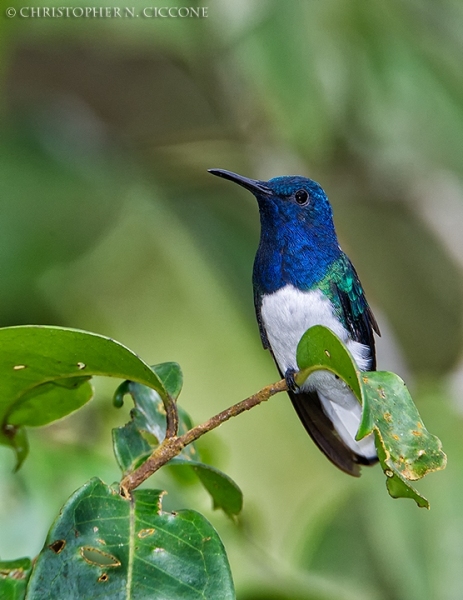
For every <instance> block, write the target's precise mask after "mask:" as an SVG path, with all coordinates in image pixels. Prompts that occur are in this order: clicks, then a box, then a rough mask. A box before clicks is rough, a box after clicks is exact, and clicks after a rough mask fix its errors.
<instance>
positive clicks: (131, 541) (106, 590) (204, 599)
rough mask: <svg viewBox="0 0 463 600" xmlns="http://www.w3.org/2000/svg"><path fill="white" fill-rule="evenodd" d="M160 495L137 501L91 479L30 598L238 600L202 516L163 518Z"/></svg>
mask: <svg viewBox="0 0 463 600" xmlns="http://www.w3.org/2000/svg"><path fill="white" fill-rule="evenodd" d="M163 493H164V492H162V491H159V490H137V491H135V492H134V493H133V498H132V500H127V499H124V498H122V497H121V496H120V495H119V493H118V491H117V489H116V488H114V487H110V486H107V485H105V484H104V483H103V482H102V481H100V480H99V479H92V480H91V481H89V482H88V483H87V484H85V485H84V486H83V487H82V488H80V489H79V490H77V492H75V493H74V494H73V496H71V498H70V499H69V500H68V502H67V503H66V504H65V506H64V507H63V509H62V510H61V513H60V515H59V517H58V519H57V520H56V522H55V523H54V525H53V526H52V528H51V530H50V533H49V534H48V537H47V540H46V542H45V546H44V548H43V550H42V552H41V553H40V555H39V557H38V559H37V562H36V564H35V566H34V569H33V571H32V575H31V578H30V580H29V585H28V591H27V596H26V598H27V599H28V600H45V599H47V600H48V599H49V598H63V599H64V598H66V600H81V599H82V598H110V599H111V600H129V599H130V600H146V598H150V600H182V599H184V600H217V598H220V599H221V600H232V599H234V598H235V594H234V588H233V581H232V578H231V573H230V567H229V564H228V560H227V556H226V554H225V550H224V547H223V545H222V542H221V541H220V538H219V537H218V535H217V532H216V531H215V529H214V528H213V527H212V525H211V524H210V523H209V522H208V521H207V520H206V519H205V518H204V517H203V516H202V515H200V514H199V513H197V512H195V511H192V510H182V511H179V512H178V513H165V512H163V511H162V505H161V504H162V503H161V499H162V495H163Z"/></svg>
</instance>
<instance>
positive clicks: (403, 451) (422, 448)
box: [296, 325, 447, 508]
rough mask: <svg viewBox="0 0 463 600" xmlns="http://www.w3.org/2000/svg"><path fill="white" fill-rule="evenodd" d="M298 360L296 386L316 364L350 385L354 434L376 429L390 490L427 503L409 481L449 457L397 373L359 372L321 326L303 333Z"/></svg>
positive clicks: (360, 435) (359, 436)
mask: <svg viewBox="0 0 463 600" xmlns="http://www.w3.org/2000/svg"><path fill="white" fill-rule="evenodd" d="M297 362H298V366H299V369H300V371H299V373H298V374H297V375H296V382H297V383H298V385H302V384H303V383H304V381H305V380H306V379H307V377H309V376H310V375H311V374H312V373H314V372H315V371H317V370H320V369H323V370H329V371H331V372H332V373H334V374H335V375H337V376H338V377H340V378H341V379H343V380H344V381H345V382H346V383H347V384H348V385H349V387H350V388H351V390H352V391H353V392H354V394H355V395H356V397H357V399H358V400H359V402H361V403H362V405H363V410H362V420H361V423H360V427H359V431H358V433H357V439H362V438H364V437H365V436H366V435H368V434H370V433H373V432H374V433H375V445H376V450H377V452H378V458H379V461H380V464H381V466H382V468H383V471H384V473H385V475H386V485H387V489H388V492H389V494H390V495H391V496H392V497H394V498H413V499H414V500H415V502H416V503H417V504H418V506H421V507H426V508H429V503H428V501H427V500H426V498H424V497H423V496H421V494H419V492H418V491H417V490H416V489H415V488H414V487H413V486H411V485H410V483H409V481H414V480H417V479H420V478H421V477H424V476H425V475H426V474H427V473H430V472H432V471H437V470H440V469H444V468H445V465H446V461H447V457H446V455H445V454H444V452H443V451H442V444H441V442H440V440H439V438H437V437H436V436H434V435H432V434H430V433H429V432H428V431H427V430H426V428H425V426H424V424H423V422H422V420H421V418H420V415H419V413H418V410H417V408H416V406H415V404H414V403H413V400H412V398H411V396H410V394H409V392H408V390H407V387H406V386H405V384H404V382H403V381H402V380H401V379H400V377H398V376H397V375H395V374H394V373H389V372H386V371H375V372H364V373H361V372H360V371H359V370H358V368H357V365H356V364H355V362H354V360H353V358H352V356H351V354H350V352H349V351H348V349H347V348H346V346H345V345H344V344H343V343H342V342H341V340H340V339H339V338H338V337H337V336H336V335H335V334H334V333H333V332H332V331H331V330H330V329H327V328H326V327H322V326H321V325H316V326H315V327H311V328H310V329H309V330H307V331H306V332H305V333H304V335H303V336H302V338H301V340H300V342H299V345H298V349H297Z"/></svg>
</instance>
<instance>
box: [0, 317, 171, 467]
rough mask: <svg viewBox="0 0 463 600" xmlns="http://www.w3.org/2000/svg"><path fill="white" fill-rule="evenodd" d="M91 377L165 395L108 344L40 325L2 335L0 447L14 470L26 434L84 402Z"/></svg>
mask: <svg viewBox="0 0 463 600" xmlns="http://www.w3.org/2000/svg"><path fill="white" fill-rule="evenodd" d="M93 375H106V376H109V377H118V378H121V379H131V380H133V381H138V382H140V383H143V384H145V385H148V386H150V387H152V388H153V389H155V390H157V392H158V393H159V394H162V395H165V394H166V390H165V389H164V386H163V384H162V383H161V380H160V378H159V377H158V376H157V375H156V373H154V372H153V371H152V370H151V369H150V367H149V366H148V365H147V364H146V363H144V362H143V361H142V360H141V359H140V358H139V357H138V356H137V355H136V354H134V353H133V352H132V351H131V350H129V349H128V348H126V347H125V346H123V345H122V344H120V343H119V342H116V341H114V340H112V339H110V338H107V337H104V336H101V335H97V334H96V333H88V332H85V331H79V330H76V329H66V328H62V327H45V326H39V325H26V326H19V327H5V328H2V329H0V444H4V445H8V446H11V447H12V448H13V449H15V451H16V456H17V463H18V466H19V465H20V464H21V462H22V461H23V460H24V459H25V457H26V455H27V437H26V433H25V429H24V428H25V427H32V426H39V425H46V424H47V423H51V422H52V421H55V420H56V419H60V418H62V417H64V416H66V415H68V414H69V413H71V412H73V411H75V410H77V409H78V408H80V407H81V406H82V405H83V404H85V403H86V402H88V400H90V398H91V397H92V394H93V389H92V386H91V384H90V383H89V379H90V378H91V377H92V376H93ZM169 381H170V380H169Z"/></svg>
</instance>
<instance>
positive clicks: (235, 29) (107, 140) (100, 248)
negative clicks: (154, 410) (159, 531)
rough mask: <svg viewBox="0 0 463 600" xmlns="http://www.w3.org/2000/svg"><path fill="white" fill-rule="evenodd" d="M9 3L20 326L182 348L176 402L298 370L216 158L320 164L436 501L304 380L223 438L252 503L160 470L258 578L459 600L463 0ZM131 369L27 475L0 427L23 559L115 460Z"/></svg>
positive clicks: (64, 425)
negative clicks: (368, 462)
mask: <svg viewBox="0 0 463 600" xmlns="http://www.w3.org/2000/svg"><path fill="white" fill-rule="evenodd" d="M133 4H135V7H134V8H135V11H136V12H137V13H140V14H141V11H142V10H143V8H144V7H145V6H147V3H142V2H139V3H138V4H137V3H133ZM169 4H170V5H172V6H187V5H189V3H188V2H182V3H176V2H171V3H169V2H165V1H164V2H163V3H162V4H159V6H161V5H162V6H165V5H169ZM86 5H88V3H87V4H83V6H86ZM108 5H109V4H108ZM191 5H192V6H198V5H199V3H197V2H195V3H192V4H191ZM7 6H14V7H16V9H17V10H19V8H20V7H21V6H23V5H21V4H12V3H7V4H5V3H4V2H2V8H1V16H0V61H1V62H0V66H1V68H0V78H1V86H0V94H1V100H0V119H1V122H0V203H1V205H0V206H1V207H0V281H1V285H0V325H1V326H7V325H15V324H23V323H47V324H59V325H65V326H71V327H79V328H83V329H87V330H91V331H96V332H99V333H103V334H106V335H109V336H112V337H114V338H116V339H117V340H119V341H121V342H122V343H124V344H126V345H128V346H129V347H131V348H132V349H133V350H135V351H136V352H137V353H138V354H140V355H141V356H142V357H143V358H144V359H145V360H146V361H147V362H149V363H152V364H154V363H156V362H163V361H167V360H176V361H178V362H179V363H180V364H181V366H182V368H183V371H184V375H185V386H184V391H183V393H182V395H181V397H180V403H181V404H182V405H183V406H184V408H185V409H187V410H188V411H189V412H190V414H191V415H192V417H193V419H194V420H195V421H196V422H199V421H201V420H204V419H206V418H208V417H209V416H211V415H212V414H213V413H215V412H218V411H219V410H221V409H223V408H225V407H227V406H228V405H230V404H232V403H234V402H236V401H238V400H240V399H242V398H244V397H246V396H248V395H250V394H251V393H253V392H255V391H257V390H258V389H260V388H261V387H262V386H264V385H266V384H268V383H270V382H272V381H275V380H276V379H277V373H276V370H275V368H274V366H273V364H272V361H271V358H270V356H269V355H268V354H267V353H265V352H264V351H263V350H262V348H261V344H260V339H259V334H258V330H257V326H256V324H255V321H254V308H253V302H252V288H251V271H252V261H253V257H254V252H255V249H256V247H257V243H258V235H259V223H258V213H257V207H256V205H255V201H254V200H253V198H252V196H251V195H250V194H248V193H246V192H245V191H243V190H240V189H239V188H237V187H236V186H232V185H231V184H229V183H227V182H224V181H221V180H219V179H217V178H214V177H211V176H210V175H208V174H207V172H206V169H207V168H211V167H219V168H226V169H229V170H234V171H238V172H240V173H242V174H244V175H248V176H251V177H256V178H261V179H268V178H270V177H274V176H276V175H284V174H301V175H305V176H309V177H311V178H313V179H316V180H317V181H319V182H320V183H321V184H322V185H323V187H324V188H325V190H326V191H327V193H328V195H329V197H330V199H331V201H332V204H333V207H334V212H335V221H336V226H337V230H338V234H339V237H340V240H341V244H342V246H343V248H344V249H345V250H346V251H347V252H348V254H349V255H350V257H351V258H352V260H353V262H354V264H355V265H356V267H357V270H358V272H359V274H360V277H361V279H362V282H363V284H364V287H365V289H366V292H367V296H368V298H369V300H370V303H371V305H372V306H373V309H374V312H375V314H376V316H377V319H378V321H379V324H380V327H381V330H382V334H383V335H382V338H381V339H380V340H378V356H379V368H381V369H385V370H394V371H396V372H398V373H399V374H400V375H401V376H403V377H404V378H405V379H406V381H407V383H408V384H409V387H410V389H411V391H412V393H413V395H414V398H415V401H416V403H417V405H418V407H419V410H420V412H421V414H422V416H423V418H424V421H425V423H426V424H427V426H428V428H429V429H430V430H431V431H432V432H433V433H435V434H437V435H439V437H440V438H441V439H442V441H443V443H444V449H445V450H446V451H447V453H448V455H449V464H448V467H447V470H446V471H444V472H442V473H437V474H433V475H430V476H429V478H428V480H426V481H423V482H421V483H419V486H418V487H419V488H420V490H421V491H423V492H424V494H425V495H426V496H427V497H428V499H429V500H430V501H431V511H430V512H427V511H424V510H421V509H418V508H416V507H415V505H414V504H413V503H412V502H409V501H405V500H401V501H397V500H392V499H390V498H389V497H388V496H387V493H386V489H385V486H384V481H383V479H384V478H383V476H382V473H381V472H380V470H379V468H375V469H371V470H368V469H366V470H364V474H363V477H362V478H361V479H360V480H354V479H352V478H349V477H348V476H346V475H344V474H342V473H341V472H340V471H337V470H336V469H335V468H334V467H333V466H332V465H331V464H330V463H329V462H328V461H327V460H326V459H325V458H324V457H323V456H322V455H321V454H320V453H319V452H318V451H317V450H316V448H315V446H314V445H313V443H312V442H311V441H310V439H309V438H308V436H307V435H306V434H305V432H304V430H303V428H302V427H301V425H300V423H299V421H298V419H297V417H296V415H295V413H294V412H293V410H292V408H291V406H290V403H289V401H288V399H287V398H286V397H285V396H283V395H280V396H277V397H275V398H273V399H272V400H271V401H270V402H269V403H267V404H265V405H262V406H261V407H259V408H256V409H254V410H253V411H251V412H250V413H249V414H245V415H242V416H241V417H240V418H239V419H234V420H233V422H230V423H228V424H226V425H225V426H223V427H222V428H221V429H220V430H219V431H218V432H217V433H214V434H211V435H210V436H209V439H207V440H205V441H204V443H203V446H204V449H205V452H206V453H207V454H208V455H209V456H210V460H211V462H212V463H213V464H215V465H216V466H219V467H221V468H223V469H225V470H226V471H227V472H228V473H229V474H230V475H231V476H232V477H233V478H234V479H235V480H236V481H237V482H238V484H239V485H240V486H241V487H242V489H243V492H244V496H245V509H244V512H243V515H242V518H241V519H240V522H239V524H238V525H235V524H233V523H231V522H229V521H228V520H227V519H226V518H225V517H223V516H222V515H220V514H217V513H213V512H212V511H211V507H210V503H209V499H208V498H207V497H206V495H205V494H204V493H203V492H202V491H201V490H200V489H199V488H196V487H194V486H190V487H189V488H188V491H187V493H186V494H185V493H184V492H183V490H182V489H181V487H179V485H178V482H177V481H176V480H174V479H172V478H171V476H170V475H169V474H168V473H167V474H159V475H157V476H156V477H155V478H153V481H152V482H151V484H152V485H154V486H156V487H160V486H167V487H168V489H169V495H168V497H167V499H166V505H167V506H172V507H176V508H181V507H182V506H189V507H194V508H196V509H198V510H200V511H202V512H204V513H205V514H206V516H207V517H208V518H209V519H211V520H212V522H213V523H214V525H215V526H216V527H217V529H218V530H219V533H220V535H221V536H222V538H223V540H224V543H225V546H226V548H227V550H228V553H229V557H230V561H231V566H232V571H233V573H234V578H235V582H236V586H237V592H238V598H239V600H315V599H316V600H322V599H323V600H339V599H341V600H343V599H345V600H350V599H356V600H362V599H365V600H386V599H387V600H389V599H391V600H415V599H418V598H419V599H420V600H427V599H429V600H434V599H439V600H450V599H460V598H462V597H463V569H462V564H463V510H462V509H461V503H462V501H461V498H462V493H463V435H462V432H463V402H462V398H463V361H462V353H461V350H462V315H463V311H462V266H463V242H462V240H463V236H462V230H463V160H462V156H463V71H462V68H461V65H462V64H463V45H462V41H461V39H462V38H461V31H462V27H463V4H462V3H461V2H460V1H459V0H439V1H436V0H421V1H419V0H400V1H399V0H370V1H368V2H367V1H365V0H323V1H320V0H306V1H296V0H294V1H293V2H289V3H283V2H281V0H248V1H245V0H241V1H239V2H236V1H235V2H232V1H231V0H211V2H210V3H207V2H205V3H203V6H207V7H208V16H207V18H203V19H197V18H163V19H162V18H158V19H154V18H143V17H139V18H136V17H134V18H92V19H90V18H88V19H85V18H30V17H29V18H20V17H19V16H16V18H7V17H6V15H5V9H6V7H7ZM36 6H38V5H36ZM47 6H52V4H47ZM57 6H59V4H57ZM74 6H78V3H77V2H76V3H74ZM92 6H93V4H92ZM95 6H96V4H95ZM98 6H104V4H103V2H101V3H98ZM111 6H112V5H111ZM131 7H132V5H131ZM115 386H116V382H114V381H113V382H111V381H110V382H107V381H103V382H100V381H98V382H97V394H96V398H95V400H93V401H92V402H91V403H90V404H89V405H87V406H86V407H85V408H84V409H83V410H82V411H80V412H79V413H77V414H75V415H73V416H71V417H69V418H68V419H65V420H64V421H62V422H60V423H58V424H55V425H53V426H50V427H48V428H44V429H43V430H36V431H32V432H31V455H30V457H29V459H28V460H27V462H26V464H25V466H24V467H23V469H22V470H21V471H20V472H19V473H18V474H15V475H13V474H12V473H11V470H12V467H13V463H14V459H13V455H12V453H11V451H10V450H8V449H6V448H0V475H1V477H0V557H1V558H2V559H8V558H16V557H18V556H20V555H30V556H33V555H34V554H35V553H37V552H38V551H39V549H40V547H41V545H42V543H43V540H44V536H45V534H46V531H47V529H48V527H49V525H50V523H51V521H52V519H53V518H54V516H55V515H56V514H57V512H58V510H59V508H60V506H61V505H62V503H63V502H64V500H65V499H66V498H67V497H68V496H69V495H70V494H71V493H72V492H73V491H74V489H76V488H77V487H78V486H80V485H82V484H83V483H84V482H85V481H86V480H87V479H89V478H90V477H91V476H94V475H97V476H99V477H101V478H103V479H104V480H105V481H107V482H111V481H114V480H116V479H117V478H118V476H119V475H118V471H117V468H116V464H115V461H114V459H113V458H112V454H111V441H110V440H111V427H113V426H115V425H120V424H122V423H123V422H124V420H125V419H126V418H127V416H128V410H129V407H127V408H125V409H123V410H122V411H116V410H115V409H113V408H112V406H111V403H110V396H111V392H112V390H113V389H114V388H115Z"/></svg>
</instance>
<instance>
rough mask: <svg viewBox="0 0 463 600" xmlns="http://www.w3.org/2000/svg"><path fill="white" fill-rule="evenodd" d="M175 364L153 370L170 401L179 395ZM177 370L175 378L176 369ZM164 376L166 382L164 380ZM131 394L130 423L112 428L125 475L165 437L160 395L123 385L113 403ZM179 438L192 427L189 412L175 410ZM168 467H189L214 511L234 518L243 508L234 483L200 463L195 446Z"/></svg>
mask: <svg viewBox="0 0 463 600" xmlns="http://www.w3.org/2000/svg"><path fill="white" fill-rule="evenodd" d="M175 364H176V363H164V364H162V365H156V366H154V367H152V369H153V370H154V371H155V372H156V373H157V374H158V375H159V376H160V377H161V378H162V381H163V383H164V386H165V387H166V389H167V390H168V391H169V393H170V395H171V397H172V398H173V399H175V398H176V396H177V395H178V394H179V393H180V389H181V372H180V367H179V366H178V365H176V366H175ZM176 369H177V375H175V370H176ZM164 377H165V378H166V379H164ZM126 393H128V394H130V395H131V397H132V399H133V402H134V404H135V407H134V408H133V409H132V411H131V413H130V414H131V417H132V420H131V421H130V422H129V423H127V425H125V426H124V427H118V428H117V429H113V445H114V453H115V455H116V458H117V461H118V463H119V466H120V467H121V469H122V472H123V473H124V475H125V474H127V473H129V472H130V471H133V470H134V469H135V468H137V467H138V466H139V465H140V464H142V463H143V462H144V461H145V460H146V459H147V458H148V457H149V456H150V455H151V454H152V452H153V451H154V450H155V449H156V447H157V446H158V445H159V444H160V443H161V442H162V441H163V440H164V438H165V435H166V413H165V410H164V405H163V402H162V400H161V398H160V396H159V395H158V394H157V393H156V392H155V391H154V390H152V389H150V388H147V387H146V386H144V385H140V384H138V383H134V382H124V383H123V384H122V385H121V386H120V387H119V390H118V391H117V392H116V395H115V399H116V404H117V405H118V406H120V404H121V402H122V398H123V395H124V394H126ZM177 411H178V417H179V419H178V420H179V431H178V433H179V435H182V434H183V433H186V432H187V431H188V430H189V429H191V427H192V422H191V419H190V416H189V415H188V413H187V412H186V411H185V410H183V409H182V408H181V407H179V406H178V407H177ZM167 465H168V466H178V465H183V466H186V467H187V468H190V469H191V470H192V472H193V473H195V475H197V477H198V478H199V480H200V481H201V483H202V484H203V486H204V487H205V488H206V490H207V491H208V492H209V494H210V495H211V497H212V501H213V505H214V508H220V509H222V510H223V511H224V512H225V513H226V514H227V515H229V516H231V517H232V516H235V515H237V514H238V513H239V512H240V511H241V509H242V506H243V495H242V492H241V490H240V488H239V487H238V486H237V485H236V483H235V482H234V481H233V480H232V479H231V478H230V477H228V475H225V473H222V471H219V470H218V469H216V468H214V467H212V466H210V465H207V464H205V463H203V462H202V461H201V460H200V457H199V456H198V450H197V448H196V445H195V444H194V443H193V444H188V446H185V448H183V450H182V451H181V453H180V454H179V455H178V456H176V457H174V458H172V459H171V460H170V461H169V462H168V463H167Z"/></svg>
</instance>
